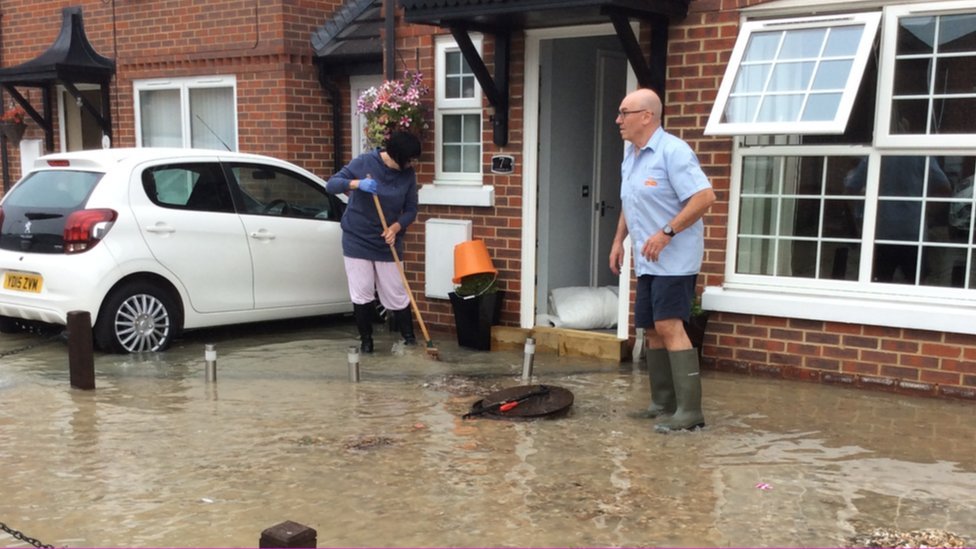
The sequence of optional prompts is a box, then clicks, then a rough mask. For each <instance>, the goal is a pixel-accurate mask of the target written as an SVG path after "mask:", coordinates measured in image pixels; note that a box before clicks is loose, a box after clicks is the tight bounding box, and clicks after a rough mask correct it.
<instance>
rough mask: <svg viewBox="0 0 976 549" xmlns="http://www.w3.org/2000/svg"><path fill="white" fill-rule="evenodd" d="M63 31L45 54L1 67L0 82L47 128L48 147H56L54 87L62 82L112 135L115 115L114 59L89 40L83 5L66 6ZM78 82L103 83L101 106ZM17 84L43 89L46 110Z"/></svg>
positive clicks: (109, 135) (50, 149)
mask: <svg viewBox="0 0 976 549" xmlns="http://www.w3.org/2000/svg"><path fill="white" fill-rule="evenodd" d="M61 13H62V22H61V32H60V33H59V34H58V37H57V39H56V40H55V41H54V43H53V44H52V45H51V46H50V47H49V48H48V49H47V50H46V51H45V52H44V53H42V54H40V55H39V56H37V57H36V58H34V59H31V60H30V61H27V62H26V63H21V64H20V65H17V66H14V67H7V68H2V69H0V86H3V89H4V90H6V92H7V93H9V94H10V96H11V97H13V99H14V100H15V101H16V102H17V103H18V104H19V105H20V106H21V107H23V108H24V110H25V111H27V114H28V115H29V116H30V117H31V118H32V119H33V120H34V122H36V123H37V125H38V126H40V127H41V128H42V129H43V130H44V135H45V141H46V145H47V150H49V151H52V150H54V124H53V119H52V117H53V115H54V109H53V106H52V98H51V90H52V88H53V86H54V85H55V84H60V85H62V86H64V88H65V89H66V90H67V91H68V93H70V94H71V95H72V96H73V97H74V98H75V100H76V101H77V102H78V105H79V106H81V107H82V108H84V109H85V110H86V111H88V113H89V114H91V115H92V116H93V117H94V118H95V120H97V121H98V124H99V126H101V128H102V132H103V133H104V134H105V135H107V136H108V137H109V138H111V137H112V118H111V109H110V108H109V98H110V95H109V83H110V82H111V80H112V76H113V75H114V74H115V61H113V60H112V59H109V58H107V57H104V56H102V55H99V54H98V52H96V51H95V48H93V47H92V45H91V43H90V42H89V41H88V37H87V35H86V34H85V26H84V23H83V22H82V18H81V7H79V6H74V7H68V8H64V9H63V10H62V11H61ZM78 84H98V85H99V86H100V87H101V92H102V101H101V103H102V104H101V108H100V109H98V108H95V106H94V105H92V104H91V102H89V101H88V100H87V99H86V98H85V96H84V95H82V94H81V92H80V91H79V90H78V87H77V85H78ZM17 88H38V89H40V90H41V97H42V101H43V106H42V111H43V114H41V113H38V112H37V110H36V109H34V107H33V106H32V105H31V104H30V101H29V100H28V99H27V98H26V97H24V96H23V95H22V94H21V93H20V92H19V91H18V90H17Z"/></svg>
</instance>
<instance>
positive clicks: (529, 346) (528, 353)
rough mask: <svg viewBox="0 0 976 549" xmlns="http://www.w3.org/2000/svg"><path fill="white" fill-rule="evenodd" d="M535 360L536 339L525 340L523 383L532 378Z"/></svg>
mask: <svg viewBox="0 0 976 549" xmlns="http://www.w3.org/2000/svg"><path fill="white" fill-rule="evenodd" d="M534 359H535V339H534V338H531V337H527V338H525V360H523V361H522V381H528V380H530V379H531V378H532V361H533V360H534Z"/></svg>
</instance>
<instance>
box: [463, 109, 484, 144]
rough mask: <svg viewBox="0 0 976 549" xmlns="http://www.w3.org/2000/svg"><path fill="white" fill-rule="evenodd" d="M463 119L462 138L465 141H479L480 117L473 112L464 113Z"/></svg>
mask: <svg viewBox="0 0 976 549" xmlns="http://www.w3.org/2000/svg"><path fill="white" fill-rule="evenodd" d="M463 119H464V138H463V139H462V140H463V141H464V142H465V143H480V142H481V117H480V116H478V115H475V114H466V115H464V116H463Z"/></svg>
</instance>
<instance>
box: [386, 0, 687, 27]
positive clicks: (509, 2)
mask: <svg viewBox="0 0 976 549" xmlns="http://www.w3.org/2000/svg"><path fill="white" fill-rule="evenodd" d="M399 1H400V5H401V6H403V8H404V10H405V14H406V19H407V21H409V22H411V23H426V24H430V25H439V26H446V25H450V24H451V22H463V23H465V24H466V26H469V27H471V28H478V27H484V28H486V29H498V28H502V29H534V28H546V27H559V26H566V25H583V24H592V23H605V22H606V21H607V13H608V12H609V11H615V12H617V13H624V14H627V15H628V16H630V17H636V18H645V17H650V16H655V15H656V16H660V15H663V16H666V17H668V18H671V19H683V18H684V17H685V16H687V15H688V5H689V3H690V2H691V0H399Z"/></svg>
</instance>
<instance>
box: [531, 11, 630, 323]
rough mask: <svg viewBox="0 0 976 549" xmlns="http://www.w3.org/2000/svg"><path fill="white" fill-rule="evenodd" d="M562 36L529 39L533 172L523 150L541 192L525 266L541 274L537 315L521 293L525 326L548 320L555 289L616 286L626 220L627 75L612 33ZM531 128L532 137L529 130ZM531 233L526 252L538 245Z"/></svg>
mask: <svg viewBox="0 0 976 549" xmlns="http://www.w3.org/2000/svg"><path fill="white" fill-rule="evenodd" d="M558 30H559V29H555V30H553V31H550V32H553V33H558ZM563 31H564V33H565V34H562V35H558V34H557V35H554V36H546V35H542V36H539V37H538V38H537V39H536V40H533V39H532V37H531V36H530V41H529V42H530V45H531V47H527V56H528V57H529V59H528V60H527V67H530V66H532V65H531V63H532V62H533V60H532V59H531V57H532V56H533V55H536V56H537V58H538V62H537V64H536V65H535V66H536V67H537V68H538V78H537V79H535V80H532V79H533V78H535V77H534V76H530V75H529V71H528V70H527V75H526V78H527V80H526V81H527V88H529V87H530V83H531V82H538V90H537V97H536V98H535V99H536V102H537V105H538V111H537V112H538V120H537V134H536V135H537V142H536V143H535V148H536V151H537V157H536V158H535V161H536V166H535V170H534V173H533V171H532V167H531V159H530V158H528V157H529V152H528V151H527V153H526V154H527V159H526V181H525V185H526V187H529V188H530V194H531V190H532V189H531V188H532V187H534V190H535V197H534V200H527V201H526V202H527V203H528V202H531V203H532V204H533V205H534V210H535V211H534V212H529V211H526V221H525V227H526V229H528V228H529V227H530V226H532V227H534V228H535V238H534V240H535V242H536V246H535V249H534V250H531V251H532V252H534V253H532V254H531V255H532V256H533V257H532V259H531V261H523V266H528V265H532V266H533V267H534V269H533V271H534V273H535V277H534V278H535V280H534V287H535V290H534V293H533V294H531V296H532V297H533V298H534V299H532V300H531V301H532V302H533V303H532V304H531V309H529V308H528V307H527V306H526V303H525V301H528V300H527V299H524V298H527V297H529V296H528V295H526V294H523V296H524V297H523V299H524V301H523V309H522V311H523V314H522V321H523V322H522V325H523V327H533V326H534V325H535V322H536V320H537V319H538V318H540V315H547V314H549V313H550V310H549V296H550V292H551V291H552V290H554V289H557V288H567V287H600V286H612V287H616V286H617V283H618V278H617V277H616V276H614V275H613V274H612V273H611V272H610V269H609V267H608V258H609V253H610V245H611V243H612V240H613V236H614V232H615V231H616V227H617V219H618V216H619V214H620V161H621V158H622V157H623V142H622V141H621V139H620V134H619V132H618V129H617V126H616V124H615V122H614V120H615V118H616V112H617V107H618V105H619V103H620V100H621V99H622V98H623V96H624V94H625V93H626V90H627V89H628V73H629V72H630V71H629V67H628V64H627V59H626V56H625V54H624V53H623V50H622V48H621V47H620V42H619V39H618V38H617V36H616V35H615V34H614V33H613V31H612V29H606V31H604V30H603V29H602V28H595V27H588V28H586V29H582V30H580V29H575V30H569V29H563ZM533 91H534V90H533ZM526 96H527V100H526V112H532V110H533V109H534V105H533V104H532V101H531V99H533V98H531V97H530V93H529V90H528V89H527V93H526ZM528 122H529V121H527V131H526V133H527V137H528V135H530V133H529V131H528V127H529V126H531V125H532V124H529V123H528ZM528 141H531V139H527V142H528ZM533 175H535V182H534V185H533V181H532V180H531V179H530V178H531V177H532V176H533ZM533 213H534V216H533V215H532V214H533ZM530 217H534V220H533V219H530ZM529 233H530V231H526V236H527V237H526V240H525V242H526V247H529V246H530V244H529V243H530V242H532V240H529V238H528V235H529ZM525 255H526V250H524V249H523V257H525ZM523 287H530V286H523ZM527 317H528V318H527Z"/></svg>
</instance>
